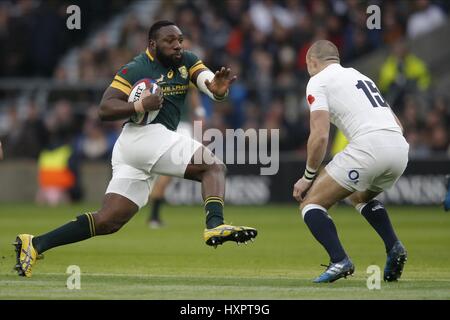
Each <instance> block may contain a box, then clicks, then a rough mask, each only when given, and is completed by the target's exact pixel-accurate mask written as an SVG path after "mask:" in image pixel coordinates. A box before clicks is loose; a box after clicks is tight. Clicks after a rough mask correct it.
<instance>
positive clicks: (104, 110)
mask: <svg viewBox="0 0 450 320" xmlns="http://www.w3.org/2000/svg"><path fill="white" fill-rule="evenodd" d="M97 114H98V117H99V118H100V120H101V121H107V120H108V118H109V117H108V112H107V108H106V106H105V105H104V104H100V108H99V109H98V112H97Z"/></svg>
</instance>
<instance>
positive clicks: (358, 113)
mask: <svg viewBox="0 0 450 320" xmlns="http://www.w3.org/2000/svg"><path fill="white" fill-rule="evenodd" d="M306 98H307V100H308V104H309V107H310V110H311V112H313V111H316V110H325V111H328V112H329V113H330V121H331V123H333V124H334V125H335V126H336V127H338V128H339V129H340V130H341V131H342V133H343V134H344V135H345V137H346V138H347V139H348V140H349V141H352V140H353V139H355V138H357V137H359V136H362V135H364V134H367V133H369V132H373V131H379V130H388V131H396V132H399V133H402V130H401V128H400V127H399V126H398V124H397V122H396V121H395V118H394V115H393V114H392V111H391V109H390V107H389V105H388V103H387V102H386V101H385V100H384V98H383V97H382V96H381V94H380V92H379V91H378V89H377V87H376V85H375V83H374V82H373V81H372V80H370V79H369V78H368V77H366V76H365V75H363V74H362V73H360V72H359V71H357V70H355V69H353V68H344V67H342V66H341V65H340V64H338V63H333V64H330V65H329V66H327V67H326V68H325V69H323V70H322V71H320V72H319V73H318V74H316V75H314V76H313V77H311V79H310V80H309V82H308V85H307V87H306Z"/></svg>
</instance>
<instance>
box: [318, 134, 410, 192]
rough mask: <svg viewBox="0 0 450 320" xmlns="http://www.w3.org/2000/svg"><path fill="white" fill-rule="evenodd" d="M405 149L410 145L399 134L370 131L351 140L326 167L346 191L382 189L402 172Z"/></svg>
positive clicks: (404, 164) (406, 161)
mask: <svg viewBox="0 0 450 320" xmlns="http://www.w3.org/2000/svg"><path fill="white" fill-rule="evenodd" d="M408 151H409V145H408V143H407V142H406V140H405V138H404V137H403V136H402V135H401V134H399V133H395V132H392V133H391V132H386V133H384V132H381V133H378V132H377V133H370V134H366V135H364V136H361V137H359V138H357V139H355V141H351V142H350V143H349V144H348V145H347V147H346V148H345V149H344V150H343V151H342V152H339V153H338V154H337V155H336V156H335V157H334V158H333V160H332V161H331V162H330V163H329V164H328V165H327V166H326V167H325V170H326V171H327V173H328V174H329V175H330V176H331V177H332V178H333V179H334V180H335V181H336V182H337V183H339V184H340V185H341V186H342V187H344V188H345V189H347V190H349V191H352V192H354V191H366V190H370V191H374V192H382V191H384V190H386V189H389V188H390V187H392V185H393V184H394V183H395V182H396V181H397V180H398V178H400V176H401V175H402V174H403V171H405V169H406V165H407V164H408Z"/></svg>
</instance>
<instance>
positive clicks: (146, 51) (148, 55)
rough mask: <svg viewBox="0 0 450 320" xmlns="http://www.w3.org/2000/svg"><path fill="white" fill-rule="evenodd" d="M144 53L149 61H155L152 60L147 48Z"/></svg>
mask: <svg viewBox="0 0 450 320" xmlns="http://www.w3.org/2000/svg"><path fill="white" fill-rule="evenodd" d="M145 53H146V54H147V57H148V58H149V59H150V61H153V60H155V59H154V58H153V56H152V55H151V54H150V51H149V50H148V48H147V50H145Z"/></svg>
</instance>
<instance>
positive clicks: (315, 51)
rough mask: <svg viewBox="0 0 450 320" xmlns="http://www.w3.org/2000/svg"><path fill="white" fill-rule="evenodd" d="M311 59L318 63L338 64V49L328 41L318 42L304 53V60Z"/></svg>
mask: <svg viewBox="0 0 450 320" xmlns="http://www.w3.org/2000/svg"><path fill="white" fill-rule="evenodd" d="M312 57H314V58H316V59H317V60H319V61H320V62H337V63H339V62H340V58H339V51H338V48H337V47H336V46H335V45H334V43H333V42H331V41H328V40H318V41H316V42H314V43H313V44H312V46H311V47H310V48H309V49H308V52H307V53H306V58H307V59H310V58H312Z"/></svg>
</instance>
